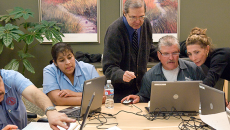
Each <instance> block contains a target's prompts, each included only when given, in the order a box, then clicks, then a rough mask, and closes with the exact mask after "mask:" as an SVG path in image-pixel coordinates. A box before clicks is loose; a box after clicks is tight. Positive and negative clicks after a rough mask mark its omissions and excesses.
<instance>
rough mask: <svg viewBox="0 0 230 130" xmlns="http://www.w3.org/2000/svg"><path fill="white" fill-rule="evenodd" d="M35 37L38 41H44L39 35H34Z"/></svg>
mask: <svg viewBox="0 0 230 130" xmlns="http://www.w3.org/2000/svg"><path fill="white" fill-rule="evenodd" d="M35 38H36V39H37V40H38V42H40V43H42V42H43V41H44V39H43V37H41V35H35Z"/></svg>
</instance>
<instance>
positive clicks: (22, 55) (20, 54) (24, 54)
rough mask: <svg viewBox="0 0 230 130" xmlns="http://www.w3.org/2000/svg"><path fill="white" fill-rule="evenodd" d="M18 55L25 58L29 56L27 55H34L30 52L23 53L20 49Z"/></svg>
mask: <svg viewBox="0 0 230 130" xmlns="http://www.w3.org/2000/svg"><path fill="white" fill-rule="evenodd" d="M18 56H19V57H20V58H21V59H26V58H29V57H32V58H35V56H34V55H31V54H30V53H24V52H23V51H22V50H20V51H18Z"/></svg>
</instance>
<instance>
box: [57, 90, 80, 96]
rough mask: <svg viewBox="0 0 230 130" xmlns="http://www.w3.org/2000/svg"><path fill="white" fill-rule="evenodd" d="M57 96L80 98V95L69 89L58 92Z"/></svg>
mask: <svg viewBox="0 0 230 130" xmlns="http://www.w3.org/2000/svg"><path fill="white" fill-rule="evenodd" d="M58 96H60V97H82V93H80V92H74V91H71V90H69V89H64V90H60V92H59V93H58Z"/></svg>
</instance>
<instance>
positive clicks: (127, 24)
mask: <svg viewBox="0 0 230 130" xmlns="http://www.w3.org/2000/svg"><path fill="white" fill-rule="evenodd" d="M123 21H124V24H125V26H126V28H127V30H128V32H129V40H130V41H131V43H132V41H133V33H134V30H135V29H133V28H132V27H131V26H129V23H128V22H127V19H126V17H125V16H123ZM137 34H138V45H140V35H141V27H140V28H138V29H137Z"/></svg>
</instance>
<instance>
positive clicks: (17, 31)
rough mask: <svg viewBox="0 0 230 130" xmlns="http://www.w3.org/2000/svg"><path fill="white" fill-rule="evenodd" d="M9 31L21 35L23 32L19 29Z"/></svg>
mask: <svg viewBox="0 0 230 130" xmlns="http://www.w3.org/2000/svg"><path fill="white" fill-rule="evenodd" d="M11 32H12V33H16V34H21V35H23V34H24V32H23V31H21V30H12V31H11Z"/></svg>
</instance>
